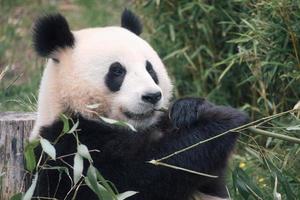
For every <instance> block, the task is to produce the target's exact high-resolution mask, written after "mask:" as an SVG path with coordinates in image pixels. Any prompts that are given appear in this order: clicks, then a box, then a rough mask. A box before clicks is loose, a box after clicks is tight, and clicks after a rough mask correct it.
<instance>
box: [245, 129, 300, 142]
mask: <svg viewBox="0 0 300 200" xmlns="http://www.w3.org/2000/svg"><path fill="white" fill-rule="evenodd" d="M248 129H249V130H250V131H251V132H253V133H255V134H259V135H264V136H268V137H273V138H277V139H280V140H285V141H288V142H293V143H297V144H300V139H299V138H295V137H291V136H288V135H282V134H278V133H273V132H270V131H265V130H262V129H258V128H256V127H255V126H251V127H249V128H248Z"/></svg>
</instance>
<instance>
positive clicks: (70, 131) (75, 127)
mask: <svg viewBox="0 0 300 200" xmlns="http://www.w3.org/2000/svg"><path fill="white" fill-rule="evenodd" d="M78 125H79V121H77V122H76V123H75V124H74V125H73V127H72V128H71V129H70V130H69V131H68V132H67V133H74V132H75V131H76V129H77V128H78Z"/></svg>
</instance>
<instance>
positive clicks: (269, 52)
mask: <svg viewBox="0 0 300 200" xmlns="http://www.w3.org/2000/svg"><path fill="white" fill-rule="evenodd" d="M135 5H136V7H137V9H138V10H139V12H140V14H141V15H142V20H143V23H144V24H145V27H146V31H145V34H144V36H145V37H146V38H147V40H148V41H150V43H151V45H153V47H154V49H155V50H157V51H158V53H159V55H160V56H161V57H162V58H163V60H164V63H165V65H166V67H167V68H168V70H169V72H170V75H171V76H172V77H173V80H174V84H175V86H176V87H175V95H176V97H182V96H202V97H205V98H208V99H209V100H211V101H213V102H215V103H217V104H227V105H231V106H234V107H240V108H242V109H243V110H245V111H247V112H248V113H249V114H250V116H251V118H252V119H253V120H256V119H259V118H262V117H268V116H271V115H274V114H277V113H280V112H283V111H287V110H290V109H292V108H293V107H294V105H295V104H296V103H297V102H298V101H299V100H300V56H299V55H300V45H299V44H300V28H299V24H300V1H297V0H259V1H253V0H191V1H184V0H179V1H174V0H165V1H157V0H148V1H141V0H135ZM299 124H300V120H299V113H298V114H297V113H295V114H292V113H289V114H286V115H284V116H281V117H279V118H276V119H273V120H263V123H259V124H258V125H257V126H256V127H257V128H260V129H263V130H267V131H268V132H273V133H277V134H280V135H289V136H293V137H297V138H299V129H298V128H297V127H298V126H299ZM241 133H242V135H241V138H240V140H239V142H238V148H237V152H236V154H234V155H233V158H234V159H233V160H232V163H231V168H230V171H231V172H232V176H229V177H228V179H229V185H228V187H229V192H230V194H231V197H232V199H259V198H261V199H264V200H265V199H267V200H268V199H270V200H271V199H280V198H279V196H281V198H282V199H296V197H299V196H300V189H299V188H300V176H299V169H300V158H299V153H300V146H299V144H294V143H293V142H291V141H290V142H287V141H283V140H280V139H276V138H272V137H267V136H260V135H256V134H255V133H254V132H253V131H251V129H250V130H247V131H242V132H241ZM253 133H254V134H255V135H254V136H253ZM271 163H272V164H271ZM275 180H277V184H275Z"/></svg>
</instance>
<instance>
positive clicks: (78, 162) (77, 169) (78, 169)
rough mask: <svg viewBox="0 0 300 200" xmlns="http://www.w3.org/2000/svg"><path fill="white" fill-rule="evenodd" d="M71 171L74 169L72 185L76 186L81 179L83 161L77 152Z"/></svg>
mask: <svg viewBox="0 0 300 200" xmlns="http://www.w3.org/2000/svg"><path fill="white" fill-rule="evenodd" d="M73 169H74V185H76V184H77V182H78V181H79V179H80V178H81V175H82V172H83V159H82V157H81V155H79V153H78V152H77V153H76V154H75V156H74V166H73Z"/></svg>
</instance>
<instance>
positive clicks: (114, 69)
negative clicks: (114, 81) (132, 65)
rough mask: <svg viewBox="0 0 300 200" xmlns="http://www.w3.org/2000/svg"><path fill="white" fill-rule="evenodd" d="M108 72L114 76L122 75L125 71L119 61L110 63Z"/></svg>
mask: <svg viewBox="0 0 300 200" xmlns="http://www.w3.org/2000/svg"><path fill="white" fill-rule="evenodd" d="M109 72H110V73H111V74H113V75H114V76H122V75H124V74H125V73H126V70H125V68H124V67H123V66H122V65H121V64H120V63H119V62H115V63H113V64H111V65H110V68H109Z"/></svg>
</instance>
